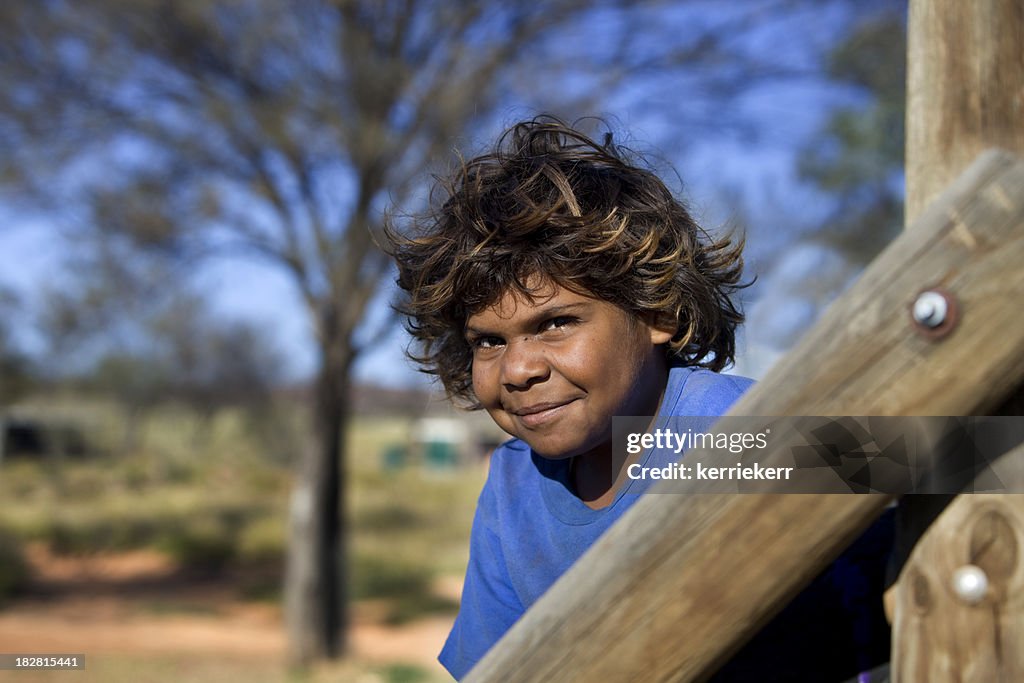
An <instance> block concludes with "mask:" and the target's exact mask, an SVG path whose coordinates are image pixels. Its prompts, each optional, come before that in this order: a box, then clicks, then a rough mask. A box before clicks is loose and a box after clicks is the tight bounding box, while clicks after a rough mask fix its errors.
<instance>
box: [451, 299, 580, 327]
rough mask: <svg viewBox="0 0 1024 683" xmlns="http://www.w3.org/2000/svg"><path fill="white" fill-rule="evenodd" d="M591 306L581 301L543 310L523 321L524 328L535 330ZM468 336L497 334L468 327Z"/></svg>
mask: <svg viewBox="0 0 1024 683" xmlns="http://www.w3.org/2000/svg"><path fill="white" fill-rule="evenodd" d="M589 306H590V302H587V301H579V302H576V303H571V304H555V305H554V306H551V307H549V308H542V309H540V310H539V311H537V312H536V313H534V314H533V315H531V316H530V317H529V318H527V319H526V320H524V321H523V323H522V326H523V327H525V328H527V329H530V328H534V327H536V326H537V325H539V324H540V323H542V322H544V321H545V320H548V319H550V318H556V317H558V316H560V315H566V314H569V313H580V312H581V310H582V309H586V308H588V307H589ZM464 333H465V335H466V336H481V335H492V334H496V333H495V332H494V331H492V330H484V329H480V328H477V327H472V326H470V325H468V324H467V325H466V328H465V331H464Z"/></svg>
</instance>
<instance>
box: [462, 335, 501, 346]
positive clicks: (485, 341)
mask: <svg viewBox="0 0 1024 683" xmlns="http://www.w3.org/2000/svg"><path fill="white" fill-rule="evenodd" d="M504 343H505V340H504V339H502V338H501V337H487V336H483V337H476V338H475V339H473V340H471V341H470V345H471V346H472V347H473V348H474V349H493V348H496V347H498V346H501V345H502V344H504Z"/></svg>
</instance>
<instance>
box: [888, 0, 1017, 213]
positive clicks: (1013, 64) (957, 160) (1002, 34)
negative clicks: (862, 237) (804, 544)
mask: <svg viewBox="0 0 1024 683" xmlns="http://www.w3.org/2000/svg"><path fill="white" fill-rule="evenodd" d="M907 30H908V35H907V48H908V49H907V156H906V181H907V200H906V212H907V217H908V219H910V220H913V219H914V218H916V217H917V216H918V215H919V214H920V213H921V211H922V210H924V207H925V206H926V205H927V204H928V202H929V201H931V200H932V199H933V198H934V197H936V196H937V195H938V194H939V193H940V192H942V190H943V189H944V188H945V187H946V186H947V185H948V184H949V183H950V182H951V181H952V180H953V179H954V178H956V177H957V175H959V174H960V173H961V172H962V171H963V170H964V169H965V168H967V166H968V164H970V162H971V161H972V160H973V159H974V158H975V157H976V156H977V155H978V154H980V153H981V151H982V150H984V149H987V148H989V147H1002V148H1004V149H1008V150H1011V151H1013V152H1015V153H1017V154H1024V125H1022V123H1021V122H1022V121H1024V2H1021V1H1020V0H970V2H964V0H913V1H912V2H911V3H910V13H909V19H908V26H907Z"/></svg>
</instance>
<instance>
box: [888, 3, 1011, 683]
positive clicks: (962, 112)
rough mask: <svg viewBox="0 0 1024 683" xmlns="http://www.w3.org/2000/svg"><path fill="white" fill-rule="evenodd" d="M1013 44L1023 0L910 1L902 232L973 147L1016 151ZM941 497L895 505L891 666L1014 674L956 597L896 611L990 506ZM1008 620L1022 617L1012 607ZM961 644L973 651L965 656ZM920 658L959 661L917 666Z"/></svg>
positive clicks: (904, 677) (905, 673) (920, 671)
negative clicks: (955, 637) (969, 522)
mask: <svg viewBox="0 0 1024 683" xmlns="http://www.w3.org/2000/svg"><path fill="white" fill-rule="evenodd" d="M1022 45H1024V3H1021V2H1020V0H973V1H972V2H962V1H961V0H912V1H911V3H910V13H909V21H908V51H907V62H908V73H907V76H908V78H907V153H906V182H907V201H906V218H907V227H908V229H912V224H911V221H912V220H913V219H914V218H915V217H916V216H917V215H918V213H920V211H921V210H922V208H923V207H924V205H925V204H926V203H927V202H928V201H929V200H930V199H931V197H933V196H934V195H936V194H938V193H939V192H940V191H941V190H942V188H943V187H944V186H945V185H946V183H947V182H948V181H949V179H951V178H953V177H954V176H956V175H957V174H958V173H960V172H961V170H962V169H963V168H964V167H965V166H966V165H967V163H968V162H969V161H970V160H971V159H973V158H974V156H975V155H976V154H977V153H978V152H980V151H981V150H982V149H984V148H986V147H992V146H999V147H1002V148H1004V149H1008V150H1010V151H1011V152H1014V153H1016V154H1024V125H1022V124H1021V121H1022V116H1024V48H1022ZM1022 407H1024V394H1020V393H1018V394H1016V395H1015V396H1011V397H1010V398H1009V399H1008V401H1007V402H1006V403H1004V404H1002V405H1000V406H997V407H993V408H991V410H992V412H995V413H998V414H1003V415H1012V414H1017V415H1020V414H1021V408H1022ZM1015 466H1016V468H1017V472H1016V473H1017V475H1018V476H1024V460H1020V459H1018V460H1016V461H1015ZM949 500H950V499H940V498H937V497H934V496H907V497H906V498H904V499H903V500H902V501H901V502H900V509H899V513H898V515H897V519H898V521H899V524H898V526H897V530H898V533H897V543H896V555H897V559H898V560H899V561H900V562H904V561H906V565H905V567H904V570H903V572H901V579H900V580H899V581H898V582H897V583H896V585H895V586H894V587H893V588H892V589H890V590H889V591H888V592H887V594H886V608H887V611H888V613H889V614H890V615H891V616H892V618H893V621H894V627H895V629H894V637H893V653H892V660H893V671H894V672H896V675H897V676H898V677H899V680H901V681H903V683H911V682H914V681H922V682H923V681H932V680H940V679H941V678H946V677H950V676H955V677H957V679H958V680H974V681H989V680H1021V679H1022V676H1021V672H1020V663H1019V660H1018V661H1017V662H1016V664H1015V663H1014V661H1013V659H1012V658H1010V659H1008V660H1006V667H1008V668H1006V669H1005V670H1003V671H998V670H991V669H987V668H982V669H979V668H978V667H976V666H975V664H976V663H977V662H978V661H980V660H985V661H987V662H989V663H991V662H999V661H1000V659H999V658H987V657H986V655H985V654H983V653H989V652H991V647H990V646H991V645H992V644H993V643H996V642H997V640H998V638H994V639H989V640H988V641H985V640H984V639H978V638H977V636H978V635H979V634H981V633H984V632H985V631H984V630H979V629H977V628H975V626H977V624H972V623H970V621H969V620H968V621H962V620H961V619H960V618H959V615H958V613H957V610H956V609H955V603H952V602H949V601H942V600H940V601H938V602H937V603H935V604H934V605H932V607H931V608H930V609H929V610H928V612H927V615H925V614H923V613H922V612H921V611H920V609H919V608H913V610H912V611H911V612H910V613H907V612H906V611H905V610H907V609H910V608H909V607H908V606H911V605H914V604H915V599H916V598H915V594H916V595H918V597H919V596H920V594H921V590H922V589H921V586H923V585H926V583H923V582H922V580H921V579H920V577H922V576H924V575H926V574H928V573H929V572H931V571H932V569H933V568H931V567H929V566H927V565H926V564H923V563H926V562H930V561H931V559H933V557H934V556H935V555H937V554H941V552H940V551H939V548H941V547H942V546H943V545H948V546H949V551H950V553H952V552H953V551H954V548H955V547H956V546H957V536H958V533H964V530H963V529H962V528H959V527H950V526H949V525H950V524H951V523H954V522H955V520H959V519H963V518H967V517H970V516H971V514H972V513H970V512H969V510H974V511H975V512H979V511H980V510H982V509H987V508H988V507H989V506H991V505H994V504H996V503H994V502H993V501H992V500H987V499H983V498H980V497H977V496H971V497H967V498H964V497H961V498H960V499H957V500H956V501H955V502H954V506H955V507H956V509H957V511H958V512H957V513H956V514H952V513H950V514H944V515H942V516H941V517H940V518H939V519H938V521H937V522H936V523H934V524H933V520H935V518H936V515H937V514H938V513H939V512H941V510H942V508H943V507H944V506H945V505H947V504H948V503H949ZM1000 500H1001V502H999V503H998V505H1000V506H1002V507H1008V506H1012V507H1015V508H1016V513H1015V514H1016V516H1021V515H1024V499H1021V498H1020V497H1019V496H1018V497H1014V496H1011V497H1007V498H1004V499H1000ZM1005 517H1006V518H1007V519H1012V518H1014V514H1011V513H1009V511H1005ZM922 535H923V536H922ZM915 543H920V544H921V545H923V546H924V547H925V548H927V549H928V550H927V551H922V552H915V554H914V556H913V557H916V558H918V559H916V560H913V559H911V560H909V561H907V556H908V554H909V553H910V551H911V550H912V549H913V548H914V545H915ZM902 577H908V578H906V579H904V578H902ZM1005 607H1006V605H1003V606H1002V607H1001V608H1000V609H1001V610H1002V613H1003V615H1004V617H1003V621H1013V620H1012V619H1010V618H1009V617H1008V616H1006V610H1005ZM1015 620H1016V621H1017V622H1020V621H1021V620H1024V611H1022V609H1021V607H1020V606H1018V607H1017V616H1016V617H1015ZM951 626H953V627H957V628H962V629H964V630H962V631H961V633H960V636H961V638H960V641H959V642H952V641H951V640H950V639H949V636H950V634H951V633H953V632H952V631H950V627H951ZM1018 628H1019V627H1018ZM989 633H990V634H991V632H989ZM936 648H937V649H936ZM948 648H953V649H948ZM965 648H968V649H974V650H976V651H975V652H974V653H973V655H972V654H967V653H966V650H965ZM1015 649H1016V648H1015ZM955 652H956V653H960V654H957V655H956V656H955V657H953V660H956V661H955V662H954V661H953V660H951V659H950V656H951V655H952V654H953V653H955ZM925 660H927V661H932V662H942V663H943V664H954V663H955V664H957V665H958V666H960V665H963V666H964V668H950V669H945V670H943V669H942V668H941V667H940V668H933V667H931V666H923V665H922V662H924V661H925ZM997 673H998V675H996V674H997ZM990 674H992V675H990ZM936 676H940V677H941V678H936Z"/></svg>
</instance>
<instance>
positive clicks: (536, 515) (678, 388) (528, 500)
mask: <svg viewBox="0 0 1024 683" xmlns="http://www.w3.org/2000/svg"><path fill="white" fill-rule="evenodd" d="M751 384H752V382H751V380H749V379H745V378H742V377H735V376H731V375H721V374H717V373H714V372H711V371H708V370H704V369H699V368H673V369H672V370H671V371H670V373H669V379H668V383H667V385H666V388H665V396H664V398H663V399H662V402H661V408H660V409H659V414H660V415H662V416H673V415H677V416H687V415H693V416H718V415H722V414H723V413H725V412H726V411H728V409H729V407H730V406H731V405H732V404H733V402H735V401H736V399H737V398H739V396H740V395H741V394H742V393H743V392H744V391H745V390H746V389H747V388H748V387H749V386H750V385H751ZM648 483H649V482H643V481H641V480H631V481H629V482H628V483H627V484H626V485H624V486H623V487H622V488H621V489H620V490H619V491H618V493H617V494H616V496H615V499H614V500H613V501H612V503H611V504H610V505H608V506H607V507H604V508H602V509H599V510H594V509H591V508H589V507H587V505H586V504H585V503H583V501H581V500H580V499H579V498H578V497H577V496H576V495H575V494H574V493H573V491H572V486H571V484H570V483H569V460H568V459H566V460H547V459H545V458H542V457H540V456H538V455H536V454H535V453H533V452H532V451H531V450H530V447H529V446H528V445H527V444H526V443H524V442H523V441H521V440H519V439H513V440H511V441H508V442H506V443H505V444H503V445H502V446H500V447H499V448H498V449H497V450H496V451H495V452H494V455H493V456H492V457H491V466H490V472H489V474H488V478H487V483H486V484H485V485H484V488H483V491H482V492H481V494H480V500H479V502H478V503H477V509H476V516H475V517H474V519H473V531H472V535H471V538H470V547H469V567H468V568H467V570H466V579H465V583H464V584H463V591H462V603H461V606H460V609H459V615H458V617H457V618H456V620H455V625H454V626H453V627H452V631H451V633H450V634H449V636H448V640H447V642H446V643H445V645H444V649H443V650H442V651H441V655H440V657H439V659H440V661H441V664H443V665H444V666H445V668H446V669H448V671H449V672H450V673H451V674H452V675H453V676H454V677H455V678H456V679H459V678H462V677H463V676H465V675H466V674H467V673H468V672H469V670H470V669H471V668H472V667H473V666H474V665H475V664H476V662H477V661H479V660H480V659H481V658H482V657H483V656H484V654H485V653H486V652H487V651H488V650H489V649H490V648H491V646H493V645H494V644H495V643H496V642H498V640H499V639H500V638H501V636H502V635H504V634H505V632H506V631H507V630H508V629H509V628H511V626H512V624H514V623H515V622H516V621H517V620H518V619H519V617H521V616H522V615H523V613H524V612H526V610H527V609H528V608H529V607H530V606H531V605H532V604H533V603H534V602H536V601H537V600H538V599H539V598H540V597H541V595H543V594H544V592H545V591H547V589H548V588H549V587H550V586H551V585H552V584H553V583H554V582H555V581H556V580H557V579H558V577H560V576H561V575H562V574H563V573H564V572H565V571H566V570H567V569H568V568H569V567H570V566H571V565H572V564H573V563H574V562H575V561H576V560H577V559H579V557H580V556H581V555H583V553H584V552H585V551H586V550H587V549H588V548H589V547H590V546H591V545H593V543H594V542H595V541H596V540H597V539H598V537H599V536H600V535H601V534H603V533H604V532H605V531H606V530H607V529H608V528H609V527H610V526H611V525H612V524H614V523H615V522H616V521H617V520H618V519H619V517H621V516H622V514H623V513H624V512H625V511H626V510H627V509H628V508H629V507H630V505H632V504H633V503H634V502H635V501H636V500H637V498H638V497H639V495H640V494H641V493H642V488H643V487H646V486H647V485H648ZM844 557H845V556H844ZM882 564H883V568H882V571H884V561H883V562H882ZM837 565H839V566H840V567H841V568H842V567H843V566H844V565H842V558H841V559H840V561H837V563H836V565H833V567H835V566H837ZM826 574H828V572H826ZM823 576H824V574H823ZM855 578H856V579H858V580H859V578H860V577H859V575H858V576H857V577H855ZM821 579H822V577H819V579H818V580H817V581H816V582H815V584H813V585H812V587H811V588H809V589H808V590H811V589H813V588H814V585H816V584H817V583H819V582H820V580H821ZM878 580H879V581H880V580H881V577H878ZM854 582H855V583H856V582H857V581H854ZM826 583H827V584H828V586H831V585H832V584H834V583H836V582H835V581H828V582H826ZM860 583H863V582H860ZM869 583H870V582H869ZM876 583H877V582H876ZM856 589H857V592H858V593H860V592H862V591H864V590H870V586H869V587H864V586H861V585H859V584H858V585H857V588H856ZM805 593H806V591H805ZM802 597H804V596H803V595H801V596H800V597H798V599H797V600H795V601H794V603H793V604H795V605H796V604H798V603H800V602H801V598H802ZM830 599H831V600H832V602H835V601H836V600H837V599H838V600H839V601H840V602H844V601H845V602H850V598H849V596H847V595H843V594H839V595H837V596H830ZM817 602H818V600H817V595H815V596H812V597H811V599H810V604H811V605H812V606H814V605H816V604H817ZM877 602H878V607H879V611H880V610H881V599H880V598H879V599H878V601H877ZM791 611H792V610H791V609H787V610H784V611H783V613H782V614H780V616H779V617H778V618H777V619H776V620H775V621H776V622H778V621H779V620H780V619H784V618H788V619H789V621H785V624H786V627H785V628H787V629H789V628H790V627H791V624H790V621H791V620H792V619H793V618H795V619H797V620H798V622H799V620H800V619H802V618H805V617H809V618H815V616H814V615H805V614H803V613H802V612H800V613H798V614H796V615H795V617H792V616H791V617H787V613H788V612H791ZM819 616H820V615H819ZM883 623H884V618H883ZM774 624H775V622H773V623H772V624H770V625H769V626H768V627H766V629H765V630H764V631H762V635H763V634H764V633H766V632H768V634H769V636H771V633H772V626H773V625H774ZM812 628H817V626H814V625H812ZM865 628H867V627H865ZM775 630H778V629H775ZM782 637H788V636H786V635H785V634H783V636H782ZM776 640H777V638H775V639H774V640H772V639H770V640H769V641H768V642H767V643H764V642H762V641H763V638H762V637H761V636H759V637H758V638H755V640H754V641H752V643H751V644H750V645H749V646H748V647H747V648H745V649H744V650H742V651H741V652H740V653H739V655H738V656H737V658H736V659H735V660H733V661H734V662H736V661H740V662H741V663H742V661H743V656H744V653H745V652H747V651H748V650H750V649H751V647H753V648H754V656H755V659H756V658H757V657H761V658H763V657H764V656H768V655H770V656H771V658H773V659H774V658H776V654H777V653H775V651H774V648H777V647H779V644H778V643H777V642H776ZM790 640H793V638H790ZM885 643H886V647H887V644H888V632H887V631H886V633H885ZM805 644H806V639H804V640H801V641H800V649H801V650H803V648H804V645H805ZM861 649H862V648H861ZM859 651H860V650H858V652H859ZM886 655H887V650H886ZM880 661H885V659H882V660H880ZM872 665H873V663H868V662H864V663H861V662H859V661H858V662H857V664H856V665H855V668H854V671H853V674H856V673H857V671H858V670H865V669H867V668H870V666H872ZM729 666H730V665H727V667H726V669H729ZM755 666H756V667H758V668H755V669H751V671H758V672H759V673H761V674H763V673H764V671H765V670H764V669H763V668H760V667H761V666H762V662H760V661H758V662H755ZM776 666H778V665H776ZM744 670H745V667H744ZM737 676H739V677H736V676H733V677H731V678H728V677H727V678H724V679H722V680H743V678H742V676H743V673H742V671H740V672H739V673H737ZM759 680H771V679H763V678H761V679H759ZM778 680H785V679H784V678H780V679H778ZM794 680H800V679H794ZM822 680H826V679H822Z"/></svg>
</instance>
